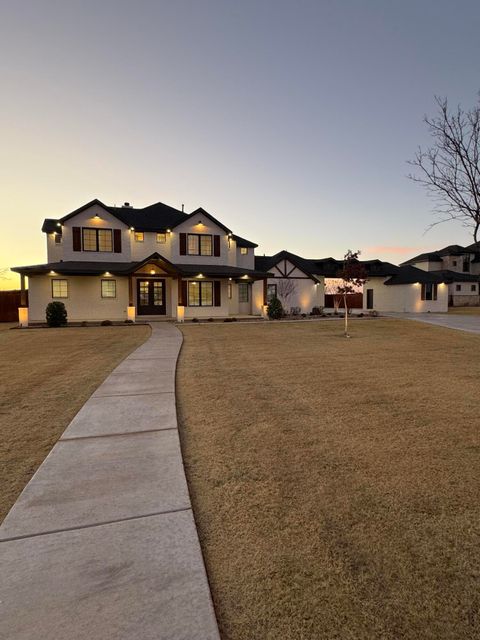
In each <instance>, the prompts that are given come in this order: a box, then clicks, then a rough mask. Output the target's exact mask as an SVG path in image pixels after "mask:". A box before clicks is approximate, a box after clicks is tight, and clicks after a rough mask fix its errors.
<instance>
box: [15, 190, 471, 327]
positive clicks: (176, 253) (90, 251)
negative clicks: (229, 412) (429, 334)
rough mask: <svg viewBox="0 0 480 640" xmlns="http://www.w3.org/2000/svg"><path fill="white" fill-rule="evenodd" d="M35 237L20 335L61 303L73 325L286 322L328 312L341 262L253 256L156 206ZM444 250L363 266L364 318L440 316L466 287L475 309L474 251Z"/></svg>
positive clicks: (214, 224)
mask: <svg viewBox="0 0 480 640" xmlns="http://www.w3.org/2000/svg"><path fill="white" fill-rule="evenodd" d="M42 231H43V232H44V233H45V236H46V242H47V262H46V263H44V264H40V265H30V266H22V267H14V268H13V271H16V272H18V273H19V274H20V276H21V286H22V291H23V292H25V289H26V279H27V278H28V290H29V291H28V294H29V306H28V309H27V308H25V296H23V297H24V302H23V303H22V304H23V308H22V309H21V310H20V323H21V324H23V325H26V324H28V323H29V322H32V323H41V322H44V321H45V309H46V306H47V304H48V303H49V302H51V301H53V300H60V301H62V302H64V304H65V306H66V308H67V312H68V319H69V321H72V322H80V321H101V320H112V321H122V320H127V319H130V320H135V319H137V318H141V319H145V320H148V319H162V318H164V319H172V320H175V319H176V320H180V321H182V320H183V319H192V318H199V319H201V318H228V317H231V316H262V315H265V311H266V305H267V304H268V302H269V301H270V300H271V298H272V297H274V296H276V297H278V298H279V299H280V300H281V301H282V304H283V307H284V309H286V311H287V312H289V313H305V314H310V313H311V312H312V309H314V308H315V307H324V306H325V283H326V282H327V281H328V280H329V279H335V278H337V277H338V274H339V272H340V271H341V269H342V261H341V260H335V259H334V258H320V259H307V258H302V257H301V256H298V255H295V254H293V253H290V252H289V251H286V250H283V251H280V252H279V253H277V254H275V255H273V256H265V255H263V256H255V249H256V248H257V245H256V244H255V243H254V242H251V241H250V240H246V239H245V238H242V237H240V236H238V235H236V234H234V233H233V231H232V230H230V228H229V227H228V226H226V225H225V224H224V223H223V222H221V221H220V220H219V219H217V218H216V217H214V216H213V215H211V214H210V213H208V212H207V211H205V210H204V209H202V208H199V209H196V210H195V211H193V212H191V213H186V212H184V211H180V210H178V209H175V208H173V207H170V206H168V205H165V204H163V203H161V202H158V203H156V204H152V205H150V206H147V207H144V208H134V207H132V206H130V205H129V204H128V203H125V204H124V205H123V206H121V207H116V206H114V207H112V206H108V205H106V204H104V203H103V202H101V201H100V200H92V201H91V202H88V203H87V204H85V205H83V206H82V207H80V208H78V209H76V210H75V211H72V212H71V213H68V214H67V215H64V216H63V217H60V218H55V219H53V218H48V219H46V220H45V221H44V223H43V227H42ZM479 244H480V243H479ZM447 249H449V250H450V253H448V252H447V253H445V256H444V255H443V251H441V252H435V255H433V254H424V255H422V256H417V257H416V258H412V260H409V261H407V262H406V263H404V264H403V265H400V266H397V265H393V264H391V263H389V262H382V261H380V260H367V261H361V264H362V265H363V266H364V268H365V272H366V275H367V278H368V279H367V282H366V284H365V287H364V292H363V307H364V309H365V310H377V311H379V312H382V311H407V312H427V311H447V308H448V303H449V298H450V300H451V299H452V297H453V299H454V301H455V302H454V303H455V304H457V302H456V300H458V299H459V294H460V293H461V292H460V291H459V290H458V287H459V286H461V287H464V286H466V287H470V289H469V291H468V294H469V299H471V300H473V299H474V298H473V294H474V293H475V296H476V297H475V300H477V302H476V303H477V304H478V295H479V292H478V286H479V285H478V281H479V278H480V276H479V275H476V274H479V273H480V248H479V247H478V246H477V245H475V246H473V245H472V246H471V247H466V248H464V247H460V248H458V247H457V249H458V251H459V252H460V253H458V257H455V258H454V257H453V256H455V255H456V254H455V253H454V252H453V253H452V250H451V249H452V248H451V247H450V248H447ZM437 254H438V255H437ZM440 254H442V255H440ZM425 256H428V259H424V258H425ZM460 256H461V260H460ZM465 256H468V264H469V266H468V272H467V271H466V269H467V267H466V258H465ZM440 260H441V262H440ZM455 260H458V263H456V262H455ZM444 261H447V262H444ZM438 265H440V266H442V267H443V266H445V269H439V268H438ZM447 266H448V269H447V268H446V267H447ZM455 268H458V270H457V271H454V269H455ZM452 274H453V275H452ZM474 286H475V287H476V289H475V292H474V290H473V287H474ZM452 287H453V288H452ZM466 293H467V291H465V294H466ZM465 299H466V297H465Z"/></svg>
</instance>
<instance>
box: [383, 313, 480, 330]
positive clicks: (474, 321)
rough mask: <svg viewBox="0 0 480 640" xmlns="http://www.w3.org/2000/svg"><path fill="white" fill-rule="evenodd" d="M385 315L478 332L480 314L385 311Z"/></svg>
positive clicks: (479, 328)
mask: <svg viewBox="0 0 480 640" xmlns="http://www.w3.org/2000/svg"><path fill="white" fill-rule="evenodd" d="M385 315H387V316H390V317H392V318H405V319H406V320H417V322H425V323H427V324H435V325H437V326H439V327H445V328H447V329H457V330H459V331H468V332H469V333H480V315H478V316H475V315H471V316H469V315H455V314H448V313H386V314H385Z"/></svg>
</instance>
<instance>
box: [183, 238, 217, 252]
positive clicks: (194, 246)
mask: <svg viewBox="0 0 480 640" xmlns="http://www.w3.org/2000/svg"><path fill="white" fill-rule="evenodd" d="M187 254H188V255H189V256H212V255H213V239H212V236H211V235H209V234H205V233H201V234H200V233H189V234H188V236H187Z"/></svg>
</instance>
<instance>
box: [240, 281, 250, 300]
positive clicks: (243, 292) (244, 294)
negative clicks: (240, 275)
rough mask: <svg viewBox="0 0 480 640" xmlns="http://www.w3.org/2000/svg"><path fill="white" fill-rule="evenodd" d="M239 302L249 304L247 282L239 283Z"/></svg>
mask: <svg viewBox="0 0 480 640" xmlns="http://www.w3.org/2000/svg"><path fill="white" fill-rule="evenodd" d="M238 301H239V302H248V283H246V282H239V283H238Z"/></svg>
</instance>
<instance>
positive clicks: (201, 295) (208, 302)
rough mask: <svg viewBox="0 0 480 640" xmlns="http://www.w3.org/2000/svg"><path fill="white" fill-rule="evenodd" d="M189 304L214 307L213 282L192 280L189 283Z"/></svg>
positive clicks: (190, 305) (191, 305)
mask: <svg viewBox="0 0 480 640" xmlns="http://www.w3.org/2000/svg"><path fill="white" fill-rule="evenodd" d="M188 306H189V307H212V306H213V282H196V281H194V282H193V281H190V282H189V283H188Z"/></svg>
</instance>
